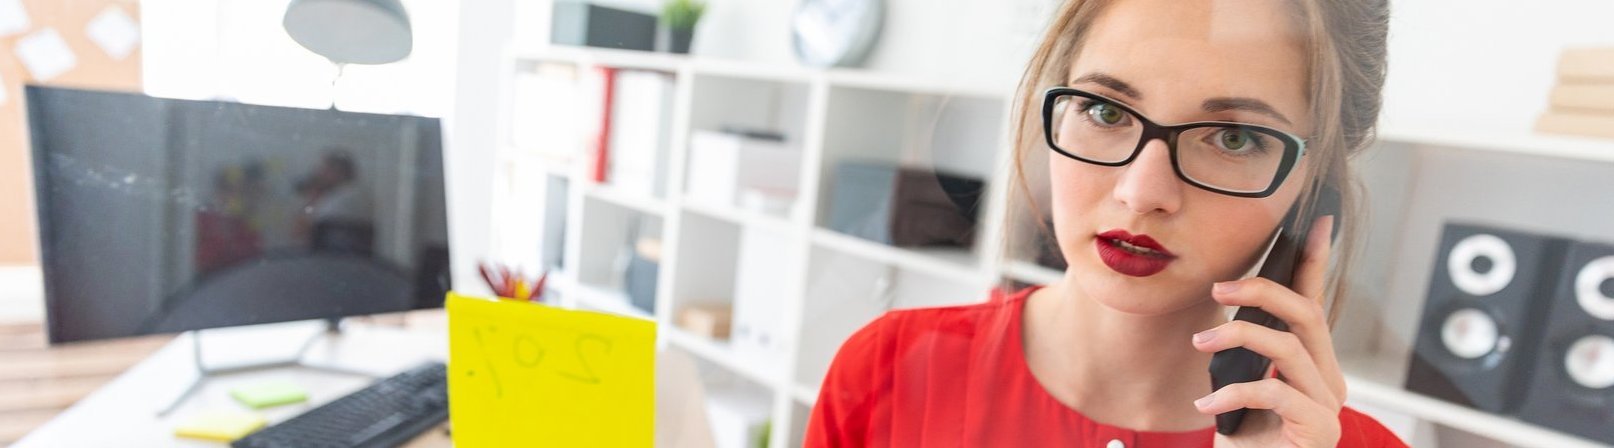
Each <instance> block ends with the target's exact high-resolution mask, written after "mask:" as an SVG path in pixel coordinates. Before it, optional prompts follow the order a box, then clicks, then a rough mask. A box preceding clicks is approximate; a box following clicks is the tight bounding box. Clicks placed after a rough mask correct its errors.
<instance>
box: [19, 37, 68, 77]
mask: <svg viewBox="0 0 1614 448" xmlns="http://www.w3.org/2000/svg"><path fill="white" fill-rule="evenodd" d="M17 59H21V60H22V65H23V66H25V67H28V73H29V74H32V75H33V76H34V80H35V81H49V80H51V78H55V77H57V76H59V75H61V74H63V73H67V71H68V70H72V69H73V67H74V66H76V65H78V57H77V56H75V55H73V49H72V48H70V47H68V46H67V41H65V40H62V35H61V34H58V33H57V32H56V29H55V28H45V29H42V30H39V31H36V32H34V33H33V34H29V35H27V36H24V37H23V38H22V39H18V40H17Z"/></svg>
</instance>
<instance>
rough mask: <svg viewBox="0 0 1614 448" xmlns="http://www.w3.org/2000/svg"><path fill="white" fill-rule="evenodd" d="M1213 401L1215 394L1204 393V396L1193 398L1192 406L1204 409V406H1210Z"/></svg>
mask: <svg viewBox="0 0 1614 448" xmlns="http://www.w3.org/2000/svg"><path fill="white" fill-rule="evenodd" d="M1213 401H1216V394H1210V395H1206V396H1205V397H1204V398H1200V399H1198V400H1194V407H1196V408H1200V409H1204V408H1205V407H1206V406H1210V404H1211V402H1213Z"/></svg>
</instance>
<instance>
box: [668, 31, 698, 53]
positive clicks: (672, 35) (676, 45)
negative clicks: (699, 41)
mask: <svg viewBox="0 0 1614 448" xmlns="http://www.w3.org/2000/svg"><path fill="white" fill-rule="evenodd" d="M667 37H668V39H669V40H668V42H667V43H668V45H667V51H669V52H672V53H677V54H689V42H690V41H691V40H693V39H694V38H695V30H694V29H693V28H691V29H677V28H674V29H670V30H667Z"/></svg>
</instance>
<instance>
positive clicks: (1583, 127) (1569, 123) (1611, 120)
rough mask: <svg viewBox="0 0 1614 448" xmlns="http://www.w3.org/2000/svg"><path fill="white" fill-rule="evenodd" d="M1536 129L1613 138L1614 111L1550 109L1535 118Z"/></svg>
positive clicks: (1555, 132) (1546, 131)
mask: <svg viewBox="0 0 1614 448" xmlns="http://www.w3.org/2000/svg"><path fill="white" fill-rule="evenodd" d="M1536 131H1538V132H1545V133H1553V134H1572V135H1581V136H1589V137H1601V138H1614V112H1611V113H1592V112H1579V111H1564V110H1550V111H1547V113H1544V114H1541V118H1539V119H1537V120H1536Z"/></svg>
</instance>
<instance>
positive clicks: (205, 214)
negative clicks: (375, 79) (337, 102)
mask: <svg viewBox="0 0 1614 448" xmlns="http://www.w3.org/2000/svg"><path fill="white" fill-rule="evenodd" d="M25 95H26V100H27V109H28V122H29V130H30V135H31V138H32V146H33V166H34V188H35V192H36V198H37V203H36V204H37V209H38V222H39V247H40V261H41V264H42V267H43V271H44V280H45V309H46V324H47V325H46V326H47V333H48V335H49V339H50V341H51V343H60V342H71V341H85V340H94V339H103V338H117V337H126V336H135V335H143V334H151V333H167V332H180V331H188V330H199V329H206V328H216V327H227V326H238V325H250V324H262V323H271V322H285V321H293V320H306V319H319V318H339V317H344V316H352V315H359V314H373V313H382V312H394V311H404V310H410V309H419V308H432V307H441V306H442V303H443V293H444V292H445V291H447V290H448V288H449V274H448V228H447V227H448V226H447V208H446V205H445V199H444V198H445V191H444V184H443V154H442V131H441V125H440V122H439V120H437V119H435V118H424V117H411V116H396V115H377V114H365V113H353V112H342V111H337V110H311V109H297V108H286V107H271V106H257V105H247V104H239V103H231V102H220V101H190V100H176V99H162V98H153V97H149V96H145V95H139V94H130V93H114V92H99V91H88V90H76V89H64V88H51V87H37V86H30V87H28V88H27V89H26V94H25Z"/></svg>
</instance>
